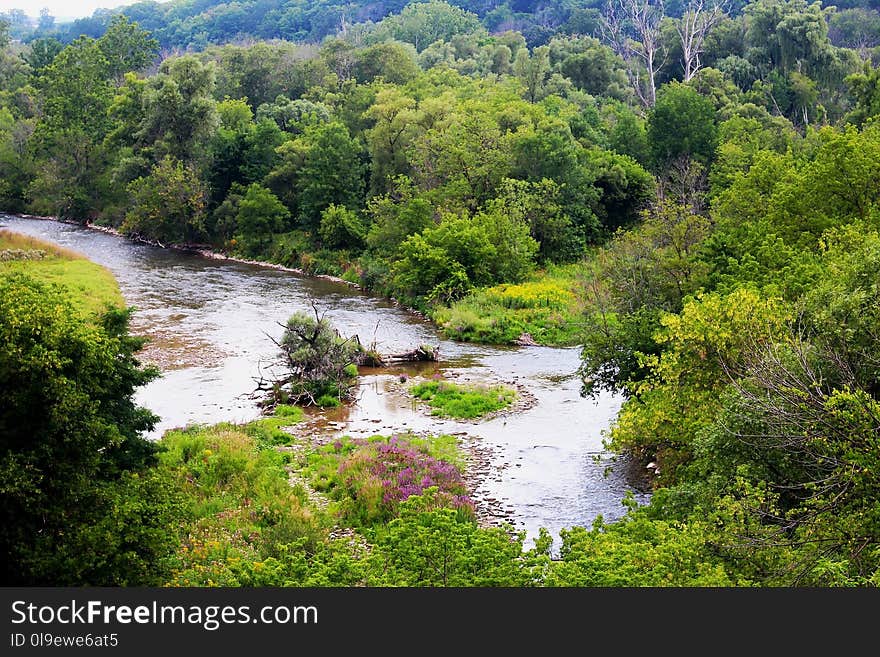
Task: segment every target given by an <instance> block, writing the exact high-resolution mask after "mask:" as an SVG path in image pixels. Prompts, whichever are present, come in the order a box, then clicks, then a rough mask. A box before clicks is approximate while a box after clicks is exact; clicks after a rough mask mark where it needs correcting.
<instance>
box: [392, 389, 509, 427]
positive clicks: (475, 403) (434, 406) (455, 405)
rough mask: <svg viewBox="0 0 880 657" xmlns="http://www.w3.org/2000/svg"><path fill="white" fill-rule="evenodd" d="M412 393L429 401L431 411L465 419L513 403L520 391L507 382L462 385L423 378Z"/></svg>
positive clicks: (435, 413) (476, 416) (411, 390)
mask: <svg viewBox="0 0 880 657" xmlns="http://www.w3.org/2000/svg"><path fill="white" fill-rule="evenodd" d="M409 392H410V394H412V395H414V396H415V397H416V398H417V399H421V400H424V401H426V402H428V405H429V406H430V407H431V415H440V416H442V417H454V418H460V419H465V420H471V419H474V418H478V417H482V416H483V415H486V414H488V413H492V412H494V411H498V410H501V409H502V408H506V407H508V406H510V405H511V404H512V403H513V401H514V400H515V399H516V391H515V390H512V389H510V388H508V387H507V386H500V385H499V386H484V385H459V384H456V383H450V382H448V381H423V382H422V383H417V384H415V385H414V386H411V387H410V389H409Z"/></svg>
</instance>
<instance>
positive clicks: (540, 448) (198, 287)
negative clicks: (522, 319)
mask: <svg viewBox="0 0 880 657" xmlns="http://www.w3.org/2000/svg"><path fill="white" fill-rule="evenodd" d="M0 225H5V226H6V227H8V228H10V229H12V230H15V231H18V232H21V233H26V234H29V235H33V236H35V237H39V238H42V239H46V240H49V241H51V242H55V243H57V244H60V245H62V246H65V247H68V248H71V249H73V250H76V251H79V252H80V253H82V254H84V255H85V256H87V257H88V258H89V259H91V260H93V261H94V262H97V263H99V264H101V265H104V266H105V267H107V268H108V269H109V270H110V271H111V272H112V273H113V274H114V276H115V277H116V279H117V281H118V282H119V286H120V288H121V290H122V294H123V296H124V297H125V300H126V302H127V303H128V304H129V305H131V306H134V307H135V312H134V314H133V317H132V322H131V330H132V333H135V334H137V335H144V336H147V337H148V338H149V343H148V346H147V347H146V349H145V351H144V352H143V354H142V358H143V360H145V361H149V362H153V363H156V364H158V365H159V366H160V367H161V369H162V371H163V374H162V376H161V378H159V379H157V380H155V381H153V382H152V383H150V384H148V385H147V386H145V387H143V388H142V389H140V391H139V392H138V394H137V400H138V402H139V403H141V404H143V405H144V406H147V407H148V408H150V409H151V410H152V411H153V412H155V413H156V414H157V415H159V416H160V418H161V420H160V422H159V425H158V426H157V427H156V430H155V431H154V432H153V435H152V436H151V437H152V438H158V437H159V436H161V434H162V432H164V431H165V430H166V429H168V428H172V427H179V426H184V425H186V424H190V423H214V422H219V421H234V422H243V421H247V420H251V419H254V418H256V417H258V416H259V409H258V407H257V405H256V403H255V400H254V399H253V398H252V396H251V395H250V393H251V392H252V391H253V389H254V387H255V382H256V380H257V379H258V378H259V376H260V374H261V371H264V370H265V368H267V367H269V366H270V364H271V362H272V361H273V360H274V358H275V355H276V347H275V345H274V343H273V342H272V338H275V339H278V338H279V337H280V334H281V331H282V328H281V326H280V325H279V324H283V323H284V322H285V321H286V319H287V318H288V317H289V316H290V315H291V314H292V313H293V312H295V311H297V310H309V311H311V308H312V304H313V303H314V304H316V305H317V307H318V309H319V311H321V312H325V313H326V316H327V317H328V318H329V319H330V320H331V321H332V322H333V324H334V325H335V326H336V327H337V328H338V329H339V331H340V333H342V334H343V335H346V336H348V335H353V334H357V335H359V336H360V339H361V342H362V343H364V344H371V343H374V342H375V344H376V346H377V348H378V350H379V351H380V353H385V354H389V353H396V352H399V351H408V350H410V349H412V348H415V347H417V346H418V345H421V344H430V345H439V348H440V355H441V361H440V362H439V363H429V364H420V365H418V366H406V367H404V366H401V367H398V368H393V369H391V370H383V371H376V370H364V372H363V376H361V383H360V386H359V388H358V400H357V402H356V403H355V404H354V405H353V406H352V407H349V408H342V409H337V410H336V411H333V412H332V413H329V414H327V415H326V416H325V415H322V416H321V417H312V418H311V422H310V425H309V426H310V427H312V428H313V430H315V431H320V432H322V433H324V434H326V435H328V436H332V435H342V434H348V435H352V436H356V435H359V436H368V435H373V434H382V435H388V434H390V433H393V432H402V431H416V432H434V433H452V434H457V435H459V436H461V440H462V441H466V442H468V444H469V445H470V446H471V447H475V448H476V450H477V451H478V452H480V453H482V454H483V455H484V457H483V461H484V467H483V471H482V474H481V476H480V478H479V480H478V482H477V484H476V485H477V490H476V491H475V492H476V496H477V497H478V498H481V499H483V500H488V504H489V506H490V512H491V513H493V514H494V515H495V516H497V517H498V518H501V517H505V518H507V519H508V520H509V521H510V522H512V523H513V524H514V525H515V526H516V527H517V528H518V529H521V530H524V531H526V533H527V536H528V539H529V542H530V541H531V539H533V538H534V537H535V536H536V535H537V532H538V529H539V528H541V527H545V528H547V529H548V530H550V533H551V534H552V535H553V536H554V537H556V536H558V532H559V530H560V529H562V528H565V527H571V526H574V525H583V526H590V525H591V524H592V522H593V520H594V519H595V518H596V517H597V516H598V515H602V517H603V518H604V519H605V520H606V521H608V520H613V519H616V518H618V517H620V516H621V515H623V513H624V512H625V508H624V506H623V505H622V504H621V500H622V498H623V496H624V495H625V494H626V492H627V491H632V492H633V493H634V495H635V497H636V499H637V500H638V501H639V502H644V501H646V499H647V497H646V496H645V495H643V494H641V493H639V492H637V491H635V490H633V489H632V487H631V486H630V485H629V484H628V481H627V474H626V467H625V464H623V463H619V462H616V461H615V460H613V459H612V458H611V456H610V455H609V454H608V453H607V452H606V451H605V450H604V449H603V446H602V432H603V430H605V429H606V428H607V427H608V426H609V425H610V423H611V422H612V421H613V419H614V417H615V416H616V414H617V411H618V410H619V408H620V403H621V399H620V398H619V397H617V396H614V395H611V394H607V393H606V394H602V395H600V396H599V397H598V399H595V400H591V399H584V398H582V397H581V396H580V394H579V387H580V381H579V379H578V377H577V375H576V369H577V366H578V349H576V348H573V349H554V348H548V347H509V348H506V347H489V346H481V345H472V344H465V343H456V342H453V341H449V340H445V339H443V338H441V337H440V336H439V334H438V333H437V331H436V330H435V328H434V327H433V325H432V324H431V323H430V322H427V321H425V320H423V319H421V318H419V317H417V316H415V315H413V314H412V313H409V312H406V311H405V310H403V309H401V308H399V307H396V306H395V305H394V304H392V303H390V302H388V301H386V300H383V299H378V298H375V297H371V296H369V295H366V294H363V293H361V292H359V291H357V290H354V289H352V288H350V287H349V286H346V285H344V284H341V283H336V282H331V281H326V280H321V279H313V278H306V277H302V276H298V275H296V274H293V273H290V272H285V271H279V270H276V269H271V268H266V267H259V266H255V265H248V264H243V263H236V262H231V261H224V260H212V259H209V258H205V257H202V256H199V255H197V254H191V253H186V252H181V251H175V250H167V249H160V248H156V247H152V246H148V245H144V244H137V243H133V242H131V241H128V240H125V239H123V238H120V237H116V236H114V235H109V234H105V233H101V232H98V231H94V230H89V229H86V228H82V227H79V226H74V225H70V224H65V223H60V222H56V221H46V220H40V219H31V218H21V217H12V216H7V215H0ZM437 374H439V375H440V376H442V377H444V378H454V379H455V380H457V381H468V382H470V381H473V382H486V383H497V382H504V383H508V384H511V385H515V386H517V387H519V388H520V389H521V390H523V391H524V392H525V397H526V398H529V399H530V400H531V401H532V405H531V407H530V408H528V409H527V410H525V411H523V412H521V413H515V414H509V415H506V416H500V417H497V418H495V419H493V420H489V421H486V422H482V423H472V422H458V421H449V420H438V419H437V418H433V417H430V416H429V415H428V414H427V413H426V412H425V410H424V409H423V408H422V407H420V406H416V405H415V404H414V403H413V402H412V401H411V400H410V399H409V398H408V397H407V396H406V395H405V394H403V389H404V387H405V386H406V385H408V384H410V383H412V382H415V381H418V380H421V378H422V377H427V376H434V375H437ZM402 378H405V379H406V382H405V383H404V382H402V380H401V379H402ZM558 543H559V541H558V539H557V541H556V545H555V547H556V548H558Z"/></svg>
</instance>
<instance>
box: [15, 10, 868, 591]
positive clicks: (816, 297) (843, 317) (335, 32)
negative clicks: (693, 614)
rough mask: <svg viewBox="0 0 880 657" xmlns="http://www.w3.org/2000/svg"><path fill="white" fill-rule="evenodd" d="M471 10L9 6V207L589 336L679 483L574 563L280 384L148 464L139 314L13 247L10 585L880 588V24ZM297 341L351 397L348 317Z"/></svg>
mask: <svg viewBox="0 0 880 657" xmlns="http://www.w3.org/2000/svg"><path fill="white" fill-rule="evenodd" d="M460 4H461V3H457V4H448V3H445V2H440V1H438V0H432V1H431V2H421V3H413V4H409V3H402V2H400V3H389V2H383V3H372V2H371V3H362V2H354V3H349V2H346V3H345V4H340V3H337V2H335V0H324V1H322V2H310V3H303V2H285V3H279V2H275V0H247V1H244V2H238V3H221V4H217V3H212V2H196V3H193V2H188V1H183V0H181V1H180V2H177V1H175V2H170V3H163V4H157V3H153V2H145V3H136V4H134V5H131V6H129V7H126V8H125V9H124V10H123V15H122V16H117V14H116V13H115V12H108V11H103V10H102V11H99V12H97V13H96V14H95V15H94V16H93V17H91V18H89V19H85V20H81V21H77V22H75V23H74V24H73V25H71V26H69V27H63V28H62V26H60V25H58V26H56V25H55V24H54V21H53V20H52V17H51V16H48V14H46V15H44V16H42V17H41V19H40V21H39V24H38V25H30V24H28V22H27V20H22V19H21V16H20V15H19V14H15V13H14V12H10V13H8V14H6V16H7V20H5V21H3V22H2V23H0V208H3V209H4V210H7V211H30V212H36V213H39V214H52V215H57V216H60V217H64V218H67V219H72V220H78V221H82V222H94V223H99V224H102V225H107V226H113V227H118V228H120V229H121V230H122V231H123V232H126V233H128V234H130V235H132V236H136V237H139V238H142V239H146V240H150V241H154V242H158V243H160V244H169V243H199V244H204V245H208V246H210V247H213V248H215V249H218V250H223V251H226V252H228V253H231V254H234V255H239V256H243V257H248V258H257V259H263V260H271V261H274V262H280V263H282V264H285V265H289V266H295V267H301V268H302V269H303V270H305V271H308V272H312V273H330V274H334V275H338V276H344V277H345V278H346V279H347V280H350V281H353V282H358V283H360V284H361V285H362V286H364V287H365V288H366V289H368V290H371V291H373V292H376V293H380V294H383V295H386V296H390V297H394V298H395V299H397V300H399V301H400V302H401V303H403V304H405V305H408V306H411V307H415V308H418V309H420V310H422V311H425V312H426V313H428V314H429V315H431V316H432V317H433V318H434V319H435V320H436V322H437V323H438V324H439V325H441V326H442V329H443V331H444V332H445V333H446V334H447V335H450V336H453V337H457V338H460V339H466V340H481V341H490V342H499V343H503V342H511V341H524V340H525V336H524V334H528V336H530V337H531V338H532V339H533V340H535V341H537V342H541V343H545V344H578V345H580V347H581V360H582V363H581V368H580V374H581V377H582V379H583V391H584V394H585V395H593V394H597V393H599V392H600V391H602V390H613V391H616V392H618V393H620V394H622V395H623V396H624V399H625V401H624V403H623V406H622V409H621V411H620V414H619V417H618V418H617V421H616V422H615V423H614V426H613V427H612V428H611V430H610V433H609V436H608V444H609V446H610V447H611V448H612V449H614V450H618V451H622V452H628V453H631V454H633V455H635V456H636V457H637V458H641V459H642V462H643V463H644V464H645V465H647V464H648V463H649V462H653V464H654V467H652V471H653V472H655V473H656V476H655V477H654V480H653V486H654V491H653V495H652V498H651V502H650V504H648V505H646V506H644V507H640V508H636V507H635V506H633V508H632V509H631V510H630V511H629V513H628V514H627V516H626V517H625V518H624V519H622V520H620V521H619V522H616V523H612V524H605V523H603V522H601V521H599V522H597V523H596V524H595V525H594V526H593V527H592V528H586V527H583V528H572V529H571V530H570V531H567V532H565V533H564V534H563V535H562V536H560V540H561V548H560V551H559V557H560V558H559V559H552V558H551V557H550V549H549V548H550V545H551V541H552V539H551V537H549V536H548V535H546V534H545V535H542V536H541V537H540V539H539V540H538V541H537V543H536V546H535V547H534V548H533V549H531V550H525V549H524V547H523V539H522V537H521V536H519V535H515V534H512V533H510V532H509V531H505V530H503V529H485V528H481V527H480V526H479V524H478V523H477V522H476V520H475V519H474V517H473V514H471V513H468V512H467V509H468V505H467V504H464V503H463V501H462V500H460V499H458V498H459V497H460V496H461V495H462V494H463V493H462V491H461V488H460V481H459V479H457V478H456V476H455V472H453V470H451V469H449V468H450V467H452V466H448V463H449V462H448V461H447V460H446V459H444V458H441V457H439V456H438V455H437V454H435V453H432V451H431V450H432V449H434V448H433V447H431V446H430V445H428V446H423V445H420V444H419V443H418V442H414V439H412V437H406V438H403V437H397V438H395V439H393V440H392V439H377V440H375V441H366V442H362V443H359V442H357V441H340V445H339V446H338V447H336V446H333V447H332V448H331V449H327V450H324V451H322V450H315V449H313V448H312V447H311V446H310V445H299V444H298V443H296V441H293V440H291V439H290V438H289V437H288V436H287V435H286V432H284V431H283V430H282V427H283V426H284V424H283V423H284V422H293V421H295V420H296V418H297V417H298V416H297V415H296V414H295V413H296V411H290V410H288V409H287V407H286V406H278V407H276V409H279V412H280V413H281V415H282V416H283V418H284V419H279V418H278V417H276V418H274V419H269V418H267V419H266V420H263V421H261V423H258V424H254V425H250V426H248V427H228V426H227V427H221V428H214V429H206V428H198V429H192V430H188V431H186V432H180V433H177V434H174V435H172V436H170V437H169V439H168V446H169V452H168V453H166V454H165V455H162V456H161V458H162V459H163V460H162V462H161V463H158V462H157V459H159V458H160V457H159V456H157V454H155V453H154V451H155V450H154V449H153V447H152V446H151V445H150V444H147V443H144V442H143V441H142V440H141V439H140V438H139V434H140V432H142V431H143V430H144V429H145V428H147V427H149V426H150V423H151V418H150V416H149V414H148V413H147V412H146V411H144V410H143V409H139V408H137V406H136V405H135V404H134V403H133V402H132V400H131V395H132V392H133V390H134V389H135V388H136V386H137V385H140V384H141V383H143V382H145V381H146V380H148V379H149V377H150V376H151V373H150V371H149V370H145V369H142V368H140V366H139V365H138V363H137V361H136V358H135V356H134V354H135V352H136V349H137V341H136V340H133V339H132V338H131V337H129V336H128V335H127V333H126V330H125V317H126V314H125V312H124V311H122V310H120V309H118V308H117V309H115V310H111V311H109V313H108V314H104V315H100V314H99V313H100V312H103V310H104V307H103V306H104V304H105V302H106V301H110V302H115V303H118V298H115V293H114V292H107V293H104V292H101V293H99V294H96V295H94V296H93V295H92V294H91V288H92V287H100V288H102V289H109V287H107V286H104V285H103V284H102V283H101V282H100V280H101V279H100V278H99V277H94V276H92V275H91V274H86V273H84V272H82V271H80V270H79V269H78V268H81V267H85V264H84V263H81V262H79V261H76V260H71V259H69V258H67V257H63V256H62V255H60V254H57V253H55V252H50V251H49V250H47V249H43V247H38V249H42V250H43V251H45V253H44V254H42V255H38V251H37V250H34V249H32V248H30V246H27V245H24V246H23V245H21V244H20V243H19V242H16V241H14V240H13V239H12V238H9V237H8V236H7V237H4V238H2V239H4V240H7V242H4V244H5V246H3V248H2V252H3V254H4V255H3V258H2V261H0V271H2V274H3V276H2V279H0V305H2V313H0V331H2V332H3V336H2V337H3V339H2V340H0V386H2V393H3V399H4V406H3V407H2V414H3V415H0V436H2V440H3V442H2V455H0V456H2V467H0V476H2V477H3V487H2V488H3V490H4V491H6V492H4V497H3V501H2V504H3V514H4V517H3V524H2V526H3V532H2V541H3V549H4V551H5V552H4V556H5V557H7V558H6V559H5V562H6V563H7V564H15V567H12V566H7V579H8V580H9V581H10V582H13V583H19V582H26V583H46V582H51V583H84V582H86V583H110V584H118V583H148V584H149V583H155V582H159V581H163V580H167V581H173V582H176V583H180V584H189V583H205V584H207V583H221V582H228V583H237V584H247V585H263V584H305V583H316V584H332V585H353V584H377V585H383V584H391V585H443V584H447V585H448V584H453V585H464V584H486V585H489V584H491V585H496V584H497V585H502V584H503V585H515V586H523V585H564V584H572V585H606V586H607V585H611V586H618V585H636V584H638V585H705V586H746V585H761V586H778V585H805V586H871V585H877V584H878V583H880V525H878V518H880V508H878V503H877V500H878V497H880V496H878V492H880V490H878V485H880V484H878V480H877V474H876V473H877V472H880V467H878V466H880V464H878V463H877V454H878V449H877V447H878V445H877V435H878V431H877V427H878V424H880V420H878V417H880V406H878V405H880V380H878V372H880V368H878V364H877V363H878V360H880V357H878V354H880V345H878V335H877V330H876V327H877V323H878V321H880V317H878V310H877V309H878V308H880V299H878V285H877V276H876V272H877V271H878V267H880V225H878V222H880V207H878V201H880V196H878V189H880V186H878V180H880V172H878V166H880V165H878V162H880V157H878V155H880V127H878V124H877V120H876V117H877V114H878V112H880V95H878V89H880V85H878V80H880V74H878V69H877V62H878V61H880V50H878V47H880V31H878V29H877V26H878V25H880V21H878V18H877V9H876V7H875V6H873V5H872V4H870V3H866V2H862V1H861V0H857V1H856V2H848V3H846V4H845V5H842V6H839V7H831V6H828V7H823V6H822V5H821V4H820V3H813V4H810V3H808V2H806V1H805V0H753V1H751V2H744V3H734V4H732V5H730V6H729V9H728V10H727V11H722V8H721V7H717V6H708V5H706V4H705V3H696V2H693V3H690V2H689V3H669V4H667V6H665V8H664V7H661V6H660V5H657V4H652V3H650V2H647V1H645V0H614V2H612V3H610V4H608V5H606V6H603V7H601V8H600V7H599V6H598V5H597V4H596V3H591V2H569V3H527V2H497V3H477V4H478V6H476V7H474V9H475V10H476V11H475V12H473V11H470V10H468V9H466V8H463V7H462V6H460ZM232 41H234V42H235V43H236V44H239V45H232ZM241 44H246V45H241ZM160 47H161V48H163V51H164V52H175V53H176V54H174V55H172V56H169V57H167V58H165V59H163V61H161V62H157V61H156V56H157V53H158V51H159V48H160ZM175 47H180V48H181V49H180V50H173V48H175ZM183 48H186V50H184V49H183ZM78 271H79V273H77V272H78ZM38 279H41V280H38ZM47 281H51V282H47ZM56 283H57V284H56ZM86 294H88V295H89V296H93V299H92V300H91V301H89V302H88V304H86V303H84V302H83V301H82V298H83V296H84V295H86ZM280 347H281V348H282V350H283V354H284V357H285V358H286V359H287V363H286V365H287V368H288V373H289V374H290V377H289V378H285V379H284V380H282V381H281V382H275V383H274V384H270V385H269V387H268V388H267V392H270V393H272V394H273V399H272V402H271V403H270V405H272V404H277V403H281V404H284V403H285V402H291V403H292V402H303V401H305V402H309V403H315V404H319V405H325V404H331V403H338V402H339V400H342V399H345V397H346V396H347V393H348V391H349V390H350V386H351V385H352V384H353V381H354V378H353V377H354V376H355V374H356V371H353V370H352V367H353V366H354V363H355V360H356V354H355V351H356V349H355V346H354V345H352V344H351V343H350V342H349V341H346V340H344V339H342V338H341V337H339V336H337V335H336V334H335V332H334V331H332V329H331V328H330V327H329V326H326V325H325V324H324V323H323V322H322V320H321V318H320V317H316V318H312V317H311V316H308V315H307V316H295V317H294V318H292V319H291V321H290V323H289V324H288V326H287V332H286V334H285V336H284V338H283V339H282V341H281V343H280ZM440 387H441V386H440V384H439V382H431V383H429V384H425V387H424V389H423V392H424V394H425V395H430V396H432V401H433V400H436V401H437V403H438V406H440V407H441V408H442V409H443V412H452V413H463V412H468V413H469V412H472V410H473V409H474V408H476V406H477V402H476V401H475V400H474V399H471V398H468V400H469V401H467V402H466V403H465V404H464V406H465V407H467V409H466V411H463V410H458V409H456V410H452V407H451V406H450V404H451V402H450V401H449V399H448V397H449V396H450V394H451V391H452V390H453V389H452V388H449V387H446V384H444V389H443V390H441V389H440ZM442 393H446V397H444V396H443V394H442ZM502 396H503V395H502ZM483 397H487V395H483ZM495 397H496V398H497V395H495ZM6 400H9V402H8V403H5V402H6ZM441 401H442V402H443V403H442V405H441V404H440V402H441ZM499 403H500V401H499ZM23 418H25V419H27V420H28V422H30V423H32V424H33V423H36V428H33V426H32V427H31V428H30V430H29V431H28V433H27V435H25V434H24V433H23V432H22V431H23V430H22V429H21V427H22V426H26V425H25V423H24V420H23ZM34 436H36V438H34ZM62 436H65V438H64V439H62V438H61V437H62ZM288 443H290V444H288ZM432 444H433V443H432ZM279 446H284V447H286V448H288V451H287V452H284V451H282V452H277V451H275V447H279ZM295 448H298V449H300V450H301V452H302V455H301V456H299V455H293V456H292V455H291V454H295V451H294V450H295ZM300 459H304V460H302V461H301V460H300ZM444 463H445V464H446V465H444ZM380 465H381V466H382V467H386V468H390V470H389V471H387V472H386V471H382V470H381V469H380ZM455 470H456V472H458V473H459V475H460V470H457V469H455ZM294 472H298V473H300V474H302V473H303V472H305V473H306V475H307V476H306V475H303V476H305V477H306V479H307V483H308V482H311V483H309V485H310V486H311V485H313V486H315V487H317V488H318V489H319V493H320V491H325V492H327V493H328V494H329V495H330V497H331V498H332V500H331V502H332V504H331V505H330V506H328V510H327V513H326V514H325V513H324V512H323V511H321V510H320V509H317V510H316V507H315V506H314V503H313V502H314V500H313V499H312V498H310V497H309V494H308V490H307V487H306V486H305V485H304V484H303V483H302V481H298V482H297V483H298V486H299V488H297V487H296V486H294V488H292V489H290V487H289V486H287V485H286V484H287V480H286V477H287V476H290V475H291V474H292V473H294ZM404 472H406V475H405V476H404V474H403V473H404ZM412 477H416V478H412ZM418 477H421V478H420V479H418ZM194 481H201V482H202V483H203V485H204V486H203V488H197V487H195V486H193V484H192V482H194ZM386 482H388V483H387V485H386ZM423 482H424V483H423ZM386 489H387V490H386ZM404 491H405V492H406V494H404ZM386 493H387V494H388V495H389V497H388V500H385V494H386ZM253 500H257V501H258V502H257V503H258V505H259V506H258V508H252V507H251V506H249V505H251V504H253V503H254V502H253ZM337 511H341V514H336V513H335V512H337ZM335 523H339V524H340V525H341V526H343V527H344V528H345V530H346V531H351V532H354V533H355V534H356V535H357V536H359V537H361V538H362V539H363V541H364V544H363V545H364V549H363V550H361V551H358V550H357V549H355V548H353V547H351V545H349V544H348V543H341V542H334V541H333V540H330V539H329V538H328V535H327V534H326V531H327V530H328V528H329V527H330V526H331V525H334V524H335ZM118 527H125V528H126V530H127V531H125V532H120V531H118ZM128 530H130V531H128ZM181 532H182V533H181ZM181 536H183V537H184V540H185V543H184V544H183V546H182V547H180V545H181V544H180V543H179V542H178V541H179V540H180V537H181ZM183 547H186V548H187V550H188V551H189V556H184V555H183V554H182V550H183ZM172 554H173V555H174V557H173V559H172V560H171V561H169V560H168V559H169V557H170V555H172ZM82 555H97V558H94V559H88V560H86V559H85V558H83V556H82ZM220 556H222V557H223V558H222V559H220V558H218V557H220ZM169 568H171V570H169Z"/></svg>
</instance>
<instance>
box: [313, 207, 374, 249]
mask: <svg viewBox="0 0 880 657" xmlns="http://www.w3.org/2000/svg"><path fill="white" fill-rule="evenodd" d="M366 232H367V231H366V228H364V224H363V222H362V221H361V218H360V217H359V216H358V215H357V213H356V212H352V211H351V210H349V209H348V208H346V207H344V206H338V205H330V206H328V207H327V208H326V209H325V210H324V212H322V213H321V225H320V226H318V234H319V235H320V236H321V242H322V243H323V244H324V246H325V247H327V248H329V249H357V248H361V247H362V246H363V244H364V238H365V236H366Z"/></svg>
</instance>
